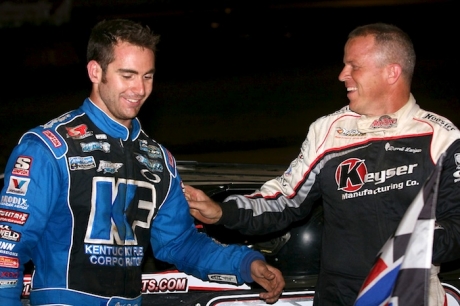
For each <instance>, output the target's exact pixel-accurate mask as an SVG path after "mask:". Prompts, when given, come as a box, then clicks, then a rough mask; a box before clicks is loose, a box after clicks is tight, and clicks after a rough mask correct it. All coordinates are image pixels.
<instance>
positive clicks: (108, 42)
mask: <svg viewBox="0 0 460 306" xmlns="http://www.w3.org/2000/svg"><path fill="white" fill-rule="evenodd" d="M159 39H160V36H159V35H156V34H153V33H152V31H151V30H150V28H149V27H148V26H143V25H141V24H140V23H136V22H134V21H131V20H126V19H113V20H103V21H101V22H99V23H98V24H96V25H95V26H94V28H93V29H92V31H91V35H90V37H89V41H88V48H87V50H86V60H87V62H89V61H91V60H95V61H97V62H98V63H99V65H101V67H102V70H103V71H104V72H105V71H106V69H107V66H108V65H109V64H110V63H111V62H113V61H114V55H113V47H114V46H115V45H117V44H118V43H120V42H128V43H130V44H133V45H136V46H140V47H143V48H147V49H150V50H152V51H153V52H155V51H156V45H157V43H158V41H159Z"/></svg>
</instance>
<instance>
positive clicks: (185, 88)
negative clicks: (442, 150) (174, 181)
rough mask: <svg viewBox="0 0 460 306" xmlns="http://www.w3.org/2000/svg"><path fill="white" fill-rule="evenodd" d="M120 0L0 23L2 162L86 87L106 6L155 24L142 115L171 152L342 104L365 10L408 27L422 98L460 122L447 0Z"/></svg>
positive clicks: (245, 141) (278, 129)
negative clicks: (347, 46)
mask: <svg viewBox="0 0 460 306" xmlns="http://www.w3.org/2000/svg"><path fill="white" fill-rule="evenodd" d="M124 2H126V1H110V2H109V1H106V3H104V2H101V1H98V2H97V3H98V4H97V5H94V1H81V0H80V1H74V7H73V8H72V11H71V15H70V19H69V21H68V22H64V23H62V24H61V25H59V26H57V25H49V24H41V25H30V24H25V25H23V26H20V27H3V28H0V37H1V38H2V43H1V47H0V48H1V52H2V53H1V55H2V57H1V58H2V59H3V63H2V67H3V76H2V80H3V81H2V93H3V95H2V102H1V103H0V108H1V109H0V127H1V130H2V132H1V133H2V136H1V140H0V169H1V170H0V173H1V172H2V171H3V167H4V164H5V162H6V158H7V156H8V155H9V153H10V151H11V149H12V148H13V146H14V144H15V143H16V142H17V140H18V139H19V137H20V135H21V134H22V133H24V132H25V131H26V130H27V129H29V128H32V127H34V126H35V125H38V124H43V123H45V122H47V121H48V120H50V119H52V118H54V117H56V116H58V115H60V114H61V113H63V112H65V111H67V110H70V109H73V108H76V107H78V106H79V105H80V104H81V102H82V101H83V99H84V98H86V97H87V95H88V94H89V90H90V83H89V80H88V77H87V74H86V64H85V48H86V42H87V39H88V35H89V31H90V29H91V27H92V26H93V25H94V24H95V23H96V22H97V21H99V20H101V19H104V18H116V17H122V18H130V19H133V20H136V21H140V22H142V23H144V24H147V25H149V26H150V28H151V29H152V30H153V31H154V32H156V33H158V34H160V35H161V42H160V44H159V45H158V49H159V50H158V53H157V65H156V66H157V67H156V68H157V72H156V76H155V88H154V92H153V94H152V96H151V98H149V100H148V101H147V103H146V105H145V106H144V108H143V110H141V114H140V119H141V121H142V123H143V126H144V129H145V130H146V132H147V133H148V134H149V135H150V136H151V137H152V138H154V139H156V140H158V141H159V142H161V143H163V144H164V145H166V146H167V147H168V148H169V149H170V150H171V151H172V152H173V154H175V155H178V156H182V155H186V154H200V153H203V152H210V153H212V152H221V151H230V152H231V151H235V150H238V151H241V150H254V149H260V148H275V147H289V146H294V147H300V144H301V142H302V140H303V139H304V137H305V135H306V131H307V129H308V126H309V124H310V123H311V122H312V121H313V120H314V119H316V118H317V117H319V116H321V115H325V114H327V113H330V112H332V111H334V110H336V109H338V108H340V107H341V106H343V105H346V104H347V102H348V101H347V99H346V92H345V89H344V86H343V84H342V83H340V82H339V81H338V80H337V76H338V74H339V72H340V70H341V68H342V56H343V45H344V43H345V41H346V37H347V34H348V33H349V32H350V31H351V30H352V29H353V28H354V27H356V26H359V25H362V24H366V23H372V22H387V23H393V24H395V25H397V26H399V27H401V28H402V29H403V30H405V31H406V32H408V34H409V35H410V36H411V37H412V39H413V42H414V46H415V49H416V53H417V56H418V63H417V66H416V71H415V77H414V81H413V93H414V95H415V97H416V99H417V101H418V103H419V104H420V105H421V106H422V107H423V108H426V109H430V110H434V111H436V112H438V113H440V114H441V115H444V116H447V117H448V118H450V119H451V120H452V121H454V123H455V124H457V125H460V112H459V110H460V102H459V95H458V84H459V74H458V71H459V60H458V54H459V48H458V29H459V28H460V27H459V17H458V13H457V12H458V11H457V10H456V7H454V1H422V2H427V3H422V4H413V3H412V2H414V1H407V2H405V1H374V2H373V3H379V4H382V3H394V2H405V3H409V2H410V3H411V4H408V5H379V6H369V5H367V3H368V2H370V1H358V0H356V1H296V2H294V1H166V0H165V1H130V2H129V4H124ZM216 2H218V4H216ZM107 3H111V4H110V5H108V4H107ZM152 3H154V4H152ZM320 3H322V4H324V3H329V4H333V5H332V6H328V7H325V6H322V4H321V5H319V4H320ZM339 3H340V5H338V4H339ZM345 3H348V5H345V6H344V5H343V4H345ZM349 4H353V5H349ZM288 158H289V159H290V158H291V157H290V156H289V157H286V160H287V159H288ZM283 161H284V160H283Z"/></svg>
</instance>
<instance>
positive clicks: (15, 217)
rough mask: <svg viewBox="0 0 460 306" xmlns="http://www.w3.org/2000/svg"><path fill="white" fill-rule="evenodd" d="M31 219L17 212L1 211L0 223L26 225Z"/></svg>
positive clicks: (25, 214) (23, 213) (27, 215)
mask: <svg viewBox="0 0 460 306" xmlns="http://www.w3.org/2000/svg"><path fill="white" fill-rule="evenodd" d="M28 218H29V214H28V213H25V212H20V211H16V210H9V209H0V221H2V222H9V223H14V224H19V225H24V224H25V223H26V222H27V219H28Z"/></svg>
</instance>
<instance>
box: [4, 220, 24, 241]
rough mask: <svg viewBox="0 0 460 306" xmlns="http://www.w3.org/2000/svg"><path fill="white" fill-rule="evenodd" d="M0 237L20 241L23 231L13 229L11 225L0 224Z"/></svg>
mask: <svg viewBox="0 0 460 306" xmlns="http://www.w3.org/2000/svg"><path fill="white" fill-rule="evenodd" d="M0 239H4V240H9V241H14V242H18V241H19V240H21V233H19V232H16V231H13V230H12V229H11V226H9V225H2V224H0Z"/></svg>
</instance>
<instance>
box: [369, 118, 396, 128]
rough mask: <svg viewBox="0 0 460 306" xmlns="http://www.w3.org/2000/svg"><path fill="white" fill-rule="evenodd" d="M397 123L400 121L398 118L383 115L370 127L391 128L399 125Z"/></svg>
mask: <svg viewBox="0 0 460 306" xmlns="http://www.w3.org/2000/svg"><path fill="white" fill-rule="evenodd" d="M397 123H398V119H396V118H391V117H390V116H388V115H383V116H382V117H380V118H379V119H376V120H374V121H373V122H372V123H371V126H370V128H371V129H389V128H392V127H396V126H398V124H397Z"/></svg>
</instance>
